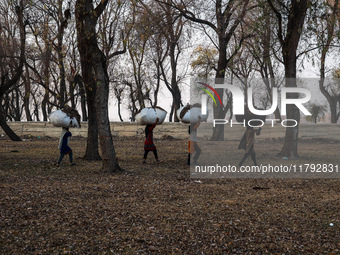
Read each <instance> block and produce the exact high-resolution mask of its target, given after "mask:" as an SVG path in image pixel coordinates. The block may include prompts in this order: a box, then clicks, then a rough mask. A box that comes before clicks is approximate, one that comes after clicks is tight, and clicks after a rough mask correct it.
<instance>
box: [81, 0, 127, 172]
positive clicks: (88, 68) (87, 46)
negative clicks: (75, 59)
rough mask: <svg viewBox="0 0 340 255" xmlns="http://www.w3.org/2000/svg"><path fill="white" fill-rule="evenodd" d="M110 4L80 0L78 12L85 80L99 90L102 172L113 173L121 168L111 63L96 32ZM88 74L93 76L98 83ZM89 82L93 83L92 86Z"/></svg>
mask: <svg viewBox="0 0 340 255" xmlns="http://www.w3.org/2000/svg"><path fill="white" fill-rule="evenodd" d="M107 3H108V0H103V1H101V2H100V3H99V4H98V5H97V6H96V7H94V5H93V1H92V0H77V2H76V7H75V8H76V9H75V10H76V23H77V38H78V48H79V53H80V58H81V63H82V73H83V78H84V80H85V82H86V83H87V84H86V85H87V86H91V87H90V88H91V89H92V91H94V90H95V95H94V99H95V104H94V105H95V106H96V117H97V125H98V135H99V141H100V146H101V152H102V153H101V154H102V170H103V171H104V172H111V173H113V172H117V171H120V170H121V168H120V167H119V165H118V162H117V159H116V153H115V149H114V145H113V139H112V134H111V130H110V122H109V116H108V97H109V76H108V73H107V60H106V58H105V55H104V53H103V52H102V51H101V50H100V49H99V47H98V40H97V31H96V25H97V22H98V18H99V17H100V15H101V14H102V13H103V11H104V9H105V8H106V5H107ZM85 75H91V76H93V79H94V82H93V81H91V80H90V79H89V78H88V76H85ZM85 77H87V78H85ZM88 81H90V82H89V83H88ZM92 98H93V97H92ZM88 99H89V96H88ZM92 106H93V105H92ZM89 117H90V115H89ZM92 117H93V116H92ZM88 139H89V138H88Z"/></svg>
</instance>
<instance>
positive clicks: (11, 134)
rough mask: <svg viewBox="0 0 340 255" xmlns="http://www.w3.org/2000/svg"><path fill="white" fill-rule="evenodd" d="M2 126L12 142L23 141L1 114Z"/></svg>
mask: <svg viewBox="0 0 340 255" xmlns="http://www.w3.org/2000/svg"><path fill="white" fill-rule="evenodd" d="M0 126H1V128H2V129H3V130H4V131H5V133H6V134H7V135H8V137H9V138H10V139H11V140H12V141H21V138H20V137H19V136H17V134H16V133H14V132H13V130H12V129H11V128H10V127H9V126H8V125H7V123H6V120H5V119H4V116H3V115H2V114H1V113H0Z"/></svg>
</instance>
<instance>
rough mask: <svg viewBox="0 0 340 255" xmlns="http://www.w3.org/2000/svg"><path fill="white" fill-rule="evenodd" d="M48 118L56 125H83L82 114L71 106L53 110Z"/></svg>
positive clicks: (66, 126)
mask: <svg viewBox="0 0 340 255" xmlns="http://www.w3.org/2000/svg"><path fill="white" fill-rule="evenodd" d="M48 118H49V119H50V121H51V122H52V124H53V125H54V126H56V127H65V128H69V127H77V128H80V127H81V124H80V115H79V113H78V111H77V110H76V109H73V108H71V107H69V106H67V107H65V108H63V109H62V110H56V111H54V112H51V113H50V114H49V116H48Z"/></svg>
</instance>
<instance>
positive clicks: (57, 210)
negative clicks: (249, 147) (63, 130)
mask: <svg viewBox="0 0 340 255" xmlns="http://www.w3.org/2000/svg"><path fill="white" fill-rule="evenodd" d="M114 143H115V148H116V151H117V155H118V158H119V163H120V165H121V166H122V167H123V168H124V169H126V170H127V171H126V172H125V173H124V174H108V173H102V172H101V170H100V166H101V163H100V162H86V161H84V160H82V159H80V157H81V156H82V155H83V154H84V151H85V147H86V140H85V139H82V138H73V139H72V140H71V143H70V147H71V148H72V149H73V151H74V156H75V161H76V163H77V165H76V166H70V165H69V163H68V161H67V157H65V158H64V160H63V163H62V166H61V167H59V168H57V167H55V166H54V163H55V162H56V160H57V157H58V153H59V152H58V149H57V147H58V140H57V139H52V138H50V139H49V138H33V137H25V141H23V142H12V141H10V140H8V139H6V138H2V139H1V140H0V160H1V161H0V253H1V254H64V253H70V254H265V253H267V254H268V253H271V254H283V253H284V254H340V213H339V211H340V185H339V184H340V180H339V179H216V180H214V179H200V180H195V179H191V178H190V175H189V168H188V166H187V165H186V159H187V141H186V140H176V139H171V137H168V138H166V139H159V140H156V141H155V144H156V145H157V147H158V154H159V156H160V159H161V160H162V162H161V163H160V164H157V163H156V162H155V161H154V158H153V155H152V154H149V157H148V164H145V165H143V164H142V156H143V139H142V138H115V142H114ZM230 143H231V145H233V147H236V148H237V141H234V142H232V141H231V142H230ZM263 143H266V142H263ZM267 143H268V146H269V147H268V148H269V151H268V149H267V151H266V152H264V151H261V148H259V147H258V150H257V154H258V160H259V161H260V162H261V161H264V158H271V160H272V161H273V162H276V161H278V159H277V158H275V153H277V152H278V151H277V150H278V149H280V148H277V144H275V143H274V142H273V141H268V142H267ZM317 143H318V145H319V147H318V148H321V149H320V150H321V151H324V153H325V155H322V153H321V152H320V150H315V149H313V148H315V141H314V142H313V141H305V142H301V143H300V145H299V150H300V151H309V152H308V153H307V154H305V155H302V156H304V157H305V158H304V160H306V159H308V157H309V158H310V157H317V156H319V157H322V158H325V157H326V158H327V156H326V155H330V154H332V153H333V154H332V155H331V157H332V158H334V157H336V155H338V154H339V152H340V148H339V146H340V144H339V143H334V142H332V143H330V142H329V141H317ZM280 147H281V146H280ZM229 156H230V157H231V158H235V160H236V159H238V160H239V159H240V157H241V156H242V152H239V151H237V150H230V154H229ZM337 159H339V156H337ZM339 161H340V160H339ZM247 163H251V162H250V160H248V161H247Z"/></svg>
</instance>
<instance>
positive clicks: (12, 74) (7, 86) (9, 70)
mask: <svg viewBox="0 0 340 255" xmlns="http://www.w3.org/2000/svg"><path fill="white" fill-rule="evenodd" d="M1 7H2V8H3V7H4V6H1ZM8 7H9V8H13V9H14V12H15V14H16V16H17V21H16V22H17V23H18V27H19V34H20V35H19V38H20V40H19V42H18V48H17V49H13V50H14V55H10V56H6V55H4V56H1V58H0V61H1V62H2V63H1V65H0V66H1V67H0V76H1V79H0V126H1V128H2V129H3V130H4V131H5V132H6V134H7V135H8V136H9V137H10V138H11V139H12V140H13V141H20V140H21V139H20V137H18V136H17V135H16V134H15V133H14V132H13V130H12V129H11V128H10V127H9V126H8V125H7V123H6V115H5V113H4V112H3V105H2V99H3V98H4V96H5V95H6V94H7V93H9V91H11V90H13V88H15V86H16V85H17V84H18V82H19V80H20V77H21V74H22V72H23V67H24V63H25V44H26V31H25V27H26V25H27V23H28V20H25V18H24V8H25V3H24V0H20V2H19V5H16V6H13V5H10V6H8ZM0 33H6V32H5V31H2V29H1V30H0ZM0 38H2V37H0ZM0 40H2V39H0ZM4 45H5V44H4V42H1V44H0V47H1V48H2V47H3V46H4ZM16 50H18V51H19V54H20V55H19V57H17V55H16V53H17V51H16ZM1 53H5V54H6V50H5V49H4V48H2V49H1ZM8 59H10V60H11V61H10V62H7V60H8ZM13 60H15V61H13ZM5 63H6V64H10V66H7V65H6V64H5Z"/></svg>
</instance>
